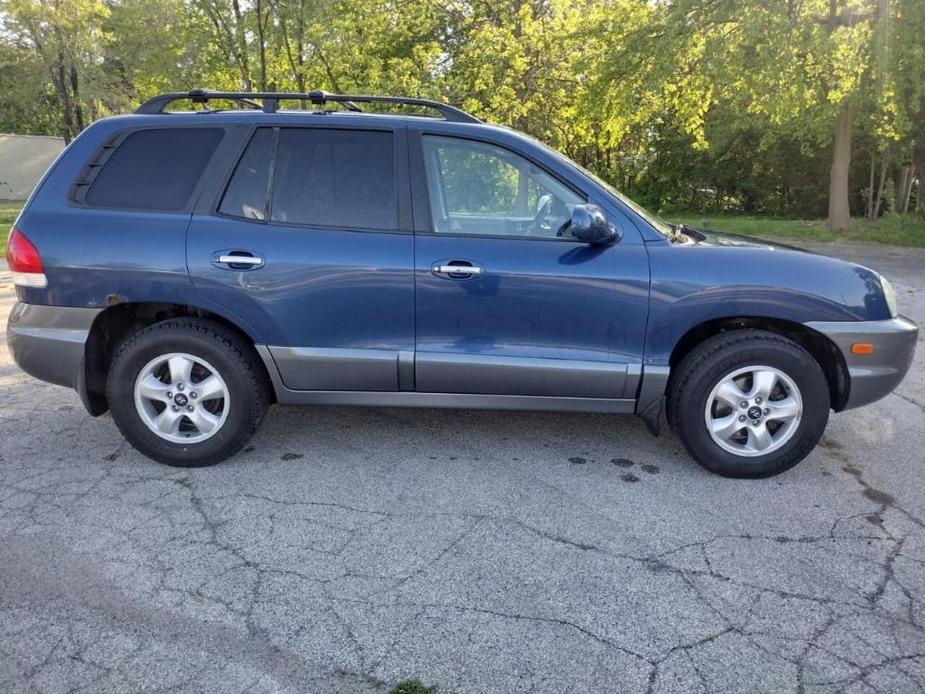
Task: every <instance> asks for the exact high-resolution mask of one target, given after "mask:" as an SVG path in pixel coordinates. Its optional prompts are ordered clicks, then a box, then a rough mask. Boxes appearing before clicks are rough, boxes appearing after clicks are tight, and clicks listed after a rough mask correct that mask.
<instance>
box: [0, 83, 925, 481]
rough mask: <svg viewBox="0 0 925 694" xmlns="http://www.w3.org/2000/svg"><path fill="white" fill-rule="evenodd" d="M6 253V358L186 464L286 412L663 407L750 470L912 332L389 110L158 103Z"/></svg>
mask: <svg viewBox="0 0 925 694" xmlns="http://www.w3.org/2000/svg"><path fill="white" fill-rule="evenodd" d="M181 102H186V103H187V104H188V103H189V102H193V106H192V107H190V106H186V107H185V108H186V109H187V110H183V109H174V108H171V107H172V106H173V105H174V104H176V103H181ZM282 103H292V104H293V105H294V108H293V109H283V108H281V104H282ZM361 104H362V105H363V106H361ZM369 105H372V106H371V108H370V107H369ZM389 105H393V106H394V105H398V106H399V108H400V110H399V112H396V111H395V110H394V108H393V110H392V111H388V110H385V111H384V109H388V108H389ZM364 106H365V107H367V108H366V109H365V110H364V108H363V107H364ZM408 109H413V110H414V112H413V113H409V112H408ZM425 111H427V112H430V113H432V114H433V115H432V116H430V117H427V116H424V115H423V114H424V112H425ZM7 258H8V263H9V267H10V271H11V274H12V279H13V283H14V285H15V287H16V293H17V298H18V301H17V303H16V304H15V306H14V307H13V309H12V312H11V314H10V317H9V324H8V330H7V336H8V342H9V346H10V350H11V352H12V354H13V357H14V358H15V360H16V362H17V363H18V364H19V366H20V367H21V368H22V369H23V370H24V371H26V372H27V373H29V374H31V375H32V376H35V377H36V378H39V379H42V380H45V381H48V382H50V383H55V384H59V385H63V386H68V387H71V388H74V389H76V390H77V392H78V393H79V394H80V398H81V400H82V402H83V404H84V405H85V407H86V409H87V411H88V412H89V413H90V414H91V415H94V416H96V415H100V414H102V413H104V412H106V411H107V410H109V411H111V412H112V418H113V420H114V421H115V423H116V426H117V427H118V428H119V430H120V431H121V432H122V434H123V435H124V436H125V438H126V439H128V441H129V442H130V443H131V444H132V445H133V446H134V447H135V448H137V449H138V450H139V451H141V452H142V453H144V454H145V455H147V456H149V457H151V458H153V459H155V460H158V461H161V462H163V463H167V464H169V465H177V466H203V465H211V464H214V463H217V462H219V461H222V460H224V459H226V458H228V457H229V456H231V455H232V454H234V453H235V452H236V451H238V450H239V449H240V448H241V447H242V446H244V444H245V443H246V442H247V440H248V439H249V438H250V437H251V436H252V435H253V434H254V432H255V431H256V430H257V428H258V427H259V426H260V424H261V421H262V420H263V418H264V416H265V414H266V412H267V408H268V406H269V405H270V404H271V403H273V402H277V403H280V404H303V405H365V406H402V407H449V408H485V409H496V410H556V411H568V412H598V413H614V414H636V415H639V416H640V417H641V418H642V419H643V420H644V421H645V423H646V424H647V425H648V427H649V429H650V430H651V431H652V432H653V433H654V434H658V432H659V430H660V426H661V421H662V419H663V415H665V417H666V418H667V421H668V422H669V423H670V425H671V428H672V429H673V430H674V432H675V433H676V434H677V436H678V438H679V439H680V440H681V442H682V443H683V444H684V446H685V447H686V448H687V450H688V451H689V452H690V454H691V455H692V457H693V458H694V459H695V460H696V461H697V462H699V463H700V464H701V465H703V466H704V467H706V468H707V469H709V470H712V471H713V472H716V473H719V474H721V475H727V476H732V477H764V476H768V475H773V474H776V473H779V472H781V471H783V470H786V469H787V468H789V467H791V466H793V465H795V464H796V463H798V462H799V461H800V460H802V459H803V458H804V457H806V455H807V454H809V452H810V451H811V450H812V449H813V447H814V446H815V445H816V443H817V442H818V441H819V438H820V436H821V435H822V433H823V430H824V429H825V426H826V423H827V421H828V418H829V412H830V411H835V412H839V411H842V410H846V409H849V408H853V407H859V406H862V405H867V404H869V403H871V402H874V401H875V400H877V399H879V398H882V397H884V396H885V395H887V394H888V393H890V392H891V391H892V390H893V389H894V388H895V387H896V386H897V384H898V383H899V382H900V381H901V380H902V378H903V377H904V375H905V374H906V372H907V371H908V369H909V366H910V363H911V361H912V356H913V352H914V349H915V344H916V339H917V337H916V336H917V328H916V327H915V326H914V325H913V324H912V323H911V322H910V321H908V320H906V319H905V318H902V317H901V316H899V315H898V313H897V307H896V299H895V296H894V293H893V290H892V288H891V287H890V284H889V282H887V280H885V279H884V278H883V277H881V276H880V275H879V274H877V273H876V272H873V271H871V270H869V269H867V268H865V267H862V266H860V265H855V264H851V263H847V262H842V261H840V260H835V259H831V258H827V257H824V256H821V255H815V254H811V253H808V252H804V251H800V250H798V249H794V248H787V247H782V246H777V245H772V244H770V243H766V242H763V241H758V240H754V239H746V238H742V237H733V236H724V235H721V234H718V233H712V232H708V231H701V230H694V229H689V228H686V227H683V226H676V227H672V226H669V225H667V224H665V223H664V222H662V221H661V220H659V219H658V218H657V217H656V216H654V215H651V214H649V213H647V212H646V211H645V210H643V209H641V208H640V207H639V206H637V205H635V204H633V203H632V202H631V201H630V200H627V199H626V198H624V197H623V196H621V195H620V194H619V193H617V191H615V190H613V189H612V188H610V187H609V186H608V185H607V184H606V183H604V182H602V181H601V180H599V179H597V178H596V177H595V176H593V175H592V174H590V173H589V172H587V171H585V170H583V169H582V168H581V167H579V166H578V165H576V164H575V163H573V162H571V161H570V160H568V159H567V158H565V157H564V156H562V155H560V154H558V153H557V152H555V151H553V150H551V149H550V148H548V147H546V146H544V145H542V144H540V143H539V142H537V141H536V140H533V139H531V138H529V137H527V136H525V135H522V134H520V133H518V132H515V131H513V130H510V129H508V128H504V127H499V126H494V125H488V124H484V123H482V122H480V121H479V120H477V119H476V118H474V117H472V116H471V115H469V114H467V113H465V112H463V111H460V110H459V109H456V108H454V107H452V106H448V105H446V104H442V103H439V102H433V101H425V100H421V99H404V98H400V97H377V96H347V95H333V94H326V93H324V92H309V93H304V94H282V93H272V92H271V93H231V92H205V91H201V90H197V91H193V92H188V93H176V94H164V95H162V96H158V97H155V98H153V99H150V100H149V101H147V102H145V103H144V104H142V106H141V107H140V108H139V109H138V110H137V111H136V112H135V113H133V114H130V115H125V116H117V117H111V118H105V119H103V120H100V121H98V122H96V123H94V124H93V125H92V126H90V127H89V128H87V129H86V130H85V131H84V132H83V133H81V135H80V136H79V137H77V138H76V139H75V140H74V141H73V142H72V143H71V144H70V145H69V146H68V147H67V148H66V149H65V151H64V152H63V153H62V155H61V156H60V157H59V158H58V159H57V161H56V162H55V163H54V164H53V165H52V167H51V168H50V170H49V171H48V172H47V173H46V175H45V176H44V178H43V179H42V181H41V182H40V183H39V185H38V186H37V187H36V190H35V191H34V193H33V194H32V196H31V198H30V199H29V201H28V202H27V203H26V205H25V207H24V208H23V210H22V212H21V213H20V215H19V217H18V219H17V220H16V222H15V225H14V227H13V229H12V230H11V232H10V237H9V244H8V251H7ZM602 421H603V420H602Z"/></svg>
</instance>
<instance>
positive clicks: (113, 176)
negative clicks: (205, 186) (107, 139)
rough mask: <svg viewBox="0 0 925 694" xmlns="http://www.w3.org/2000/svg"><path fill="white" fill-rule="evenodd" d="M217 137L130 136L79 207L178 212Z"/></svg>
mask: <svg viewBox="0 0 925 694" xmlns="http://www.w3.org/2000/svg"><path fill="white" fill-rule="evenodd" d="M223 134H224V130H223V129H222V128H160V129H152V130H139V131H136V132H133V133H131V134H130V135H129V136H128V137H126V138H125V139H124V140H123V141H122V142H121V143H119V144H118V146H117V147H116V150H115V151H114V152H113V153H112V155H111V156H110V157H109V158H108V159H107V160H106V162H105V163H104V164H103V166H102V168H101V169H100V170H99V173H97V174H96V176H95V177H94V178H93V180H92V182H91V183H90V186H89V189H88V190H87V192H86V195H85V196H84V198H83V202H84V203H86V204H88V205H91V206H94V207H116V208H128V209H146V210H166V211H171V210H182V209H184V208H185V207H186V206H187V204H188V203H189V200H190V197H191V196H192V194H193V191H194V190H195V189H196V185H197V184H198V183H199V179H200V178H201V177H202V173H203V171H204V170H205V168H206V165H207V164H208V163H209V160H210V159H211V158H212V155H213V154H214V153H215V149H216V148H217V147H218V144H219V142H221V139H222V136H223Z"/></svg>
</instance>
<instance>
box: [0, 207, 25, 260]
mask: <svg viewBox="0 0 925 694" xmlns="http://www.w3.org/2000/svg"><path fill="white" fill-rule="evenodd" d="M21 207H22V203H21V202H0V256H4V255H6V236H7V232H8V231H9V230H10V227H11V226H13V220H14V219H16V215H18V214H19V208H21Z"/></svg>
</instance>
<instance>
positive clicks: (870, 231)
mask: <svg viewBox="0 0 925 694" xmlns="http://www.w3.org/2000/svg"><path fill="white" fill-rule="evenodd" d="M663 216H664V217H665V219H666V221H669V222H672V223H679V222H684V223H685V224H688V225H690V226H692V227H696V228H702V229H714V230H716V231H725V232H729V233H732V234H744V235H746V236H757V237H759V238H768V239H789V240H791V241H854V242H859V243H882V244H889V245H892V246H918V247H925V220H923V219H921V218H917V217H913V216H912V215H888V216H886V217H883V218H881V219H878V220H877V221H876V222H871V221H868V220H866V219H854V220H852V223H851V228H850V229H847V230H845V231H832V230H830V229H828V228H826V226H825V220H824V219H775V218H773V217H750V216H747V215H703V214H698V213H697V212H686V213H685V212H681V213H678V214H669V215H663Z"/></svg>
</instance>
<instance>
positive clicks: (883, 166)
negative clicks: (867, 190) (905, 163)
mask: <svg viewBox="0 0 925 694" xmlns="http://www.w3.org/2000/svg"><path fill="white" fill-rule="evenodd" d="M892 158H893V157H892V152H891V151H890V150H889V149H887V150H886V151H884V153H883V160H882V161H881V162H880V185H879V186H877V198H876V200H875V201H874V213H873V216H872V217H871V219H873V220H876V219H879V218H880V205H881V204H882V203H883V189H884V188H885V187H886V172H887V170H888V169H889V168H890V161H891V160H892Z"/></svg>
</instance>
